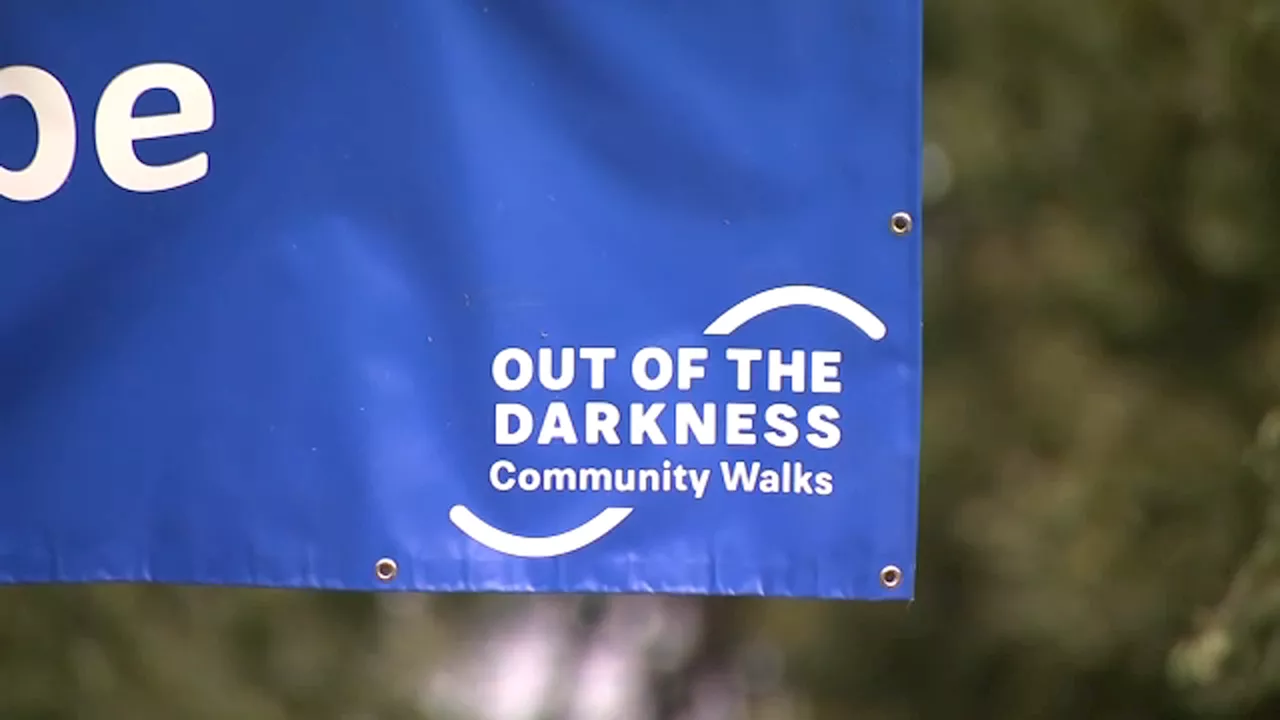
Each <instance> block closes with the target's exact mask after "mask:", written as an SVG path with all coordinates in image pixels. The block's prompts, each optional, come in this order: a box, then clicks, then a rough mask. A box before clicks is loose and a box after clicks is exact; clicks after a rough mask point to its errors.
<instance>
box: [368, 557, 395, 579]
mask: <svg viewBox="0 0 1280 720" xmlns="http://www.w3.org/2000/svg"><path fill="white" fill-rule="evenodd" d="M399 572H400V568H399V567H398V566H397V565H396V561H395V560H392V559H391V558H382V559H381V560H379V561H378V562H376V563H374V564H373V574H374V576H376V577H377V578H378V579H379V580H381V581H382V582H391V581H392V580H395V579H396V574H397V573H399Z"/></svg>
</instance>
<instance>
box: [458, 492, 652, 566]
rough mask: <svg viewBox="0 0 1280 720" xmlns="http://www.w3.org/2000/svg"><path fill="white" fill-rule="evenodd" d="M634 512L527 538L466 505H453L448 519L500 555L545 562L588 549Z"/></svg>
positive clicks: (609, 511)
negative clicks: (505, 529) (503, 528)
mask: <svg viewBox="0 0 1280 720" xmlns="http://www.w3.org/2000/svg"><path fill="white" fill-rule="evenodd" d="M634 509H635V508H629V507H609V508H605V509H604V511H602V512H601V513H600V514H598V515H596V516H595V517H593V518H591V519H590V520H588V521H586V522H585V523H583V524H581V525H579V526H578V527H576V528H574V529H572V530H567V531H565V532H562V533H560V534H559V535H549V536H546V537H527V536H525V535H512V534H511V533H509V532H506V531H504V530H499V529H498V528H496V527H494V526H492V525H490V524H489V523H487V522H485V521H484V520H481V519H480V518H479V517H477V516H476V514H475V513H473V512H471V510H470V509H469V508H467V507H466V506H465V505H454V506H453V508H452V509H451V510H449V519H450V520H452V521H453V524H454V525H457V526H458V529H459V530H461V531H462V532H463V533H464V534H465V535H467V537H470V538H471V539H472V540H475V541H476V542H478V543H480V544H481V545H484V546H485V547H488V548H490V549H492V550H497V551H498V552H500V553H505V554H507V555H514V556H516V557H523V558H548V557H556V556H557V555H568V554H569V553H571V552H574V551H575V550H581V549H582V548H584V547H586V546H588V545H590V544H591V543H593V542H595V541H597V540H599V539H600V538H602V537H604V536H605V535H607V534H608V533H609V531H611V530H613V529H614V528H616V527H618V525H619V524H621V523H622V521H623V520H626V519H627V516H628V515H630V514H631V511H632V510H634Z"/></svg>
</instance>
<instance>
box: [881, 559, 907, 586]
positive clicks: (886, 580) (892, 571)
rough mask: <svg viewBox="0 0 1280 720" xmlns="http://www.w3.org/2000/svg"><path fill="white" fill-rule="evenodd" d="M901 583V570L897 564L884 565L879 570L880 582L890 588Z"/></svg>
mask: <svg viewBox="0 0 1280 720" xmlns="http://www.w3.org/2000/svg"><path fill="white" fill-rule="evenodd" d="M901 583H902V570H901V569H899V568H898V566H897V565H885V566H884V569H883V570H881V571H880V584H881V585H883V586H885V587H886V588H888V589H890V590H892V589H894V588H896V587H898V585H899V584H901Z"/></svg>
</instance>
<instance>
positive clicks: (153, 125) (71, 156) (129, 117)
mask: <svg viewBox="0 0 1280 720" xmlns="http://www.w3.org/2000/svg"><path fill="white" fill-rule="evenodd" d="M150 90H168V91H169V92H171V93H173V95H174V97H176V98H177V99H178V111H177V112H173V113H166V114H162V115H148V116H143V117H135V116H134V114H133V108H134V105H135V104H136V103H137V102H138V98H140V97H142V95H143V94H144V93H146V92H148V91H150ZM10 96H17V97H19V98H21V99H23V100H25V101H26V102H27V104H29V105H30V106H31V109H32V111H33V112H34V113H35V118H36V151H35V154H34V155H33V156H32V158H31V162H29V163H27V166H26V167H24V168H18V169H11V168H6V167H4V166H0V197H4V198H8V199H10V200H16V201H19V202H33V201H36V200H43V199H45V198H47V197H49V196H50V195H53V194H54V193H55V192H57V191H58V190H59V188H61V187H62V186H63V184H65V183H66V181H67V178H68V177H70V175H71V167H72V165H73V164H74V161H75V155H76V118H75V111H74V109H73V108H72V105H71V97H70V96H69V95H68V94H67V90H66V88H65V87H63V85H62V83H61V82H59V81H58V79H57V78H56V77H54V76H53V75H52V74H51V73H49V72H48V71H47V70H43V69H41V68H38V67H32V66H29V65H14V66H10V67H4V68H0V100H2V99H4V98H7V97H10ZM212 127H213V92H212V91H211V90H210V89H209V84H208V83H207V82H205V79H204V78H203V77H201V76H200V74H199V73H197V72H196V71H195V70H192V69H191V68H189V67H186V66H183V65H175V64H172V63H151V64H148V65H139V66H137V67H132V68H129V69H128V70H125V71H124V72H122V73H120V74H119V75H117V76H116V77H115V78H114V79H112V81H111V82H110V83H108V84H107V87H106V89H104V90H103V91H102V97H101V98H100V99H99V100H98V111H97V115H96V117H95V118H94V142H95V145H96V148H97V153H98V162H99V164H101V165H102V171H103V172H104V173H106V175H107V177H108V178H110V179H111V181H112V182H114V183H115V184H116V185H118V186H120V187H121V188H124V189H125V190H130V191H132V192H139V193H146V192H159V191H161V190H172V189H173V188H176V187H181V186H183V185H187V184H189V183H193V182H195V181H196V180H199V179H200V178H202V177H204V176H205V175H207V174H208V173H209V155H208V153H203V152H201V153H197V154H195V155H192V156H190V157H187V158H184V159H182V160H178V161H177V162H173V163H168V164H165V165H148V164H146V163H144V162H142V161H141V160H140V159H139V158H138V155H137V152H136V151H135V149H134V143H135V142H137V141H139V140H151V139H154V138H161V137H174V136H177V135H190V134H193V133H199V132H204V131H206V130H208V129H210V128H212Z"/></svg>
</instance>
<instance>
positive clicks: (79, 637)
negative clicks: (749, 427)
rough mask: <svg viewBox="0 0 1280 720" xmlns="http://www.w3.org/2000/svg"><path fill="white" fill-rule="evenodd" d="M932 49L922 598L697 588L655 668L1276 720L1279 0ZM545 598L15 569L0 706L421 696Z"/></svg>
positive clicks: (889, 699) (324, 707) (350, 713)
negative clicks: (484, 626)
mask: <svg viewBox="0 0 1280 720" xmlns="http://www.w3.org/2000/svg"><path fill="white" fill-rule="evenodd" d="M926 45H927V51H926V67H927V71H926V72H927V87H928V93H927V104H926V107H927V122H926V127H927V135H928V137H929V140H930V142H931V143H932V146H931V150H930V152H929V153H927V166H928V168H929V180H928V183H927V189H928V195H929V204H928V212H927V217H926V223H925V225H926V235H927V240H926V256H925V257H926V276H927V291H926V296H927V302H926V322H925V327H926V339H925V345H926V375H925V377H926V392H925V397H926V400H925V449H924V459H925V463H924V465H925V467H924V477H923V492H922V495H923V507H922V516H921V526H922V530H921V548H922V550H921V555H920V558H919V575H920V585H919V587H918V593H917V594H918V600H917V601H916V602H915V603H912V604H909V605H905V606H903V605H854V604H842V603H801V602H784V601H759V600H710V601H706V602H702V603H700V604H699V606H698V607H699V608H700V611H701V616H702V622H703V632H702V633H701V634H700V635H699V638H700V640H699V643H700V644H699V646H698V647H697V648H696V649H695V650H696V652H695V653H694V655H693V656H692V657H691V658H688V659H686V660H684V661H683V662H684V664H683V665H682V666H681V667H680V668H678V669H677V670H676V671H672V670H671V669H670V668H668V669H666V670H664V671H662V672H664V673H666V675H664V676H663V677H665V678H666V679H667V680H669V679H670V678H671V677H674V676H676V675H680V676H684V677H688V676H690V675H694V676H696V675H697V674H699V673H701V674H715V673H720V672H724V671H728V670H729V669H731V668H732V667H735V665H734V663H735V662H736V660H735V658H737V657H738V656H739V655H740V654H741V652H742V651H744V649H746V648H748V647H751V646H755V645H758V644H759V643H762V642H763V643H767V644H769V645H770V646H773V647H776V648H779V649H780V650H781V652H782V656H783V658H784V659H785V666H784V667H785V670H784V683H785V685H786V687H787V688H788V689H789V691H790V692H791V693H792V697H793V701H794V702H793V703H792V705H790V706H789V707H791V711H792V712H793V713H794V714H795V716H796V717H810V718H815V719H816V720H846V719H847V718H859V719H860V720H908V719H910V720H919V719H922V718H924V719H927V718H946V719H951V718H970V717H972V718H983V720H1004V719H1007V720H1015V719H1016V720H1022V719H1023V718H1032V717H1034V718H1040V719H1044V720H1054V719H1060V720H1079V719H1080V718H1089V719H1090V720H1108V719H1111V718H1115V719H1116V720H1121V719H1123V720H1145V719H1152V720H1154V719H1157V718H1161V719H1163V718H1169V719H1174V718H1186V719H1188V720H1192V719H1196V718H1218V717H1233V718H1259V719H1261V718H1276V717H1280V415H1277V414H1268V412H1269V410H1270V408H1271V407H1272V406H1273V405H1275V404H1277V402H1278V397H1277V396H1278V391H1280V241H1278V240H1277V236H1280V84H1277V83H1278V82H1280V81H1277V80H1275V79H1274V78H1276V77H1280V75H1277V72H1280V3H1277V2H1275V0H1214V1H1210V0H1035V1H1034V2H1027V1H1026V0H985V1H984V2H967V3H961V2H954V1H951V2H944V1H942V0H929V2H928V20H927V23H926ZM520 602H525V600H514V601H513V600H495V599H481V598H465V597H448V598H413V597H407V598H390V599H389V598H373V597H363V596H354V595H332V594H303V593H278V592H256V591H243V590H184V589H171V588H118V587H116V588H60V589H43V588H42V589H19V590H6V591H3V592H0V717H3V718H32V719H35V718H49V719H51V720H52V719H55V718H57V719H61V718H83V719H86V720H94V719H97V718H104V719H105V718H112V719H114V718H129V720H146V719H148V718H156V719H157V720H159V719H161V718H163V719H166V720H169V719H172V718H183V719H184V720H187V719H192V720H194V719H197V718H238V719H243V720H257V719H259V718H261V719H264V720H265V719H270V718H309V719H316V720H320V719H324V718H334V719H335V720H336V719H338V718H391V719H395V718H410V717H416V715H415V714H414V711H413V708H414V707H415V706H416V705H418V703H417V699H418V697H419V689H418V688H417V683H419V681H420V678H421V677H422V674H423V673H426V672H427V671H428V670H429V669H430V668H432V667H435V666H437V665H439V664H440V662H441V660H440V658H441V657H443V656H445V655H447V654H448V653H449V652H451V651H452V649H455V648H460V647H466V646H468V644H474V643H475V642H476V641H477V640H479V641H483V638H482V637H481V636H479V635H476V632H477V631H476V630H475V628H477V627H478V624H477V622H478V621H477V618H481V617H487V614H488V613H492V612H498V611H500V610H501V611H508V610H511V609H512V607H513V603H516V604H518V603H520ZM563 602H566V603H569V602H573V600H571V599H564V600H563ZM495 608H496V609H495ZM655 673H658V671H656V670H655ZM658 674H660V673H658ZM658 680H662V678H658ZM655 687H658V688H660V689H661V688H666V689H665V690H663V692H664V693H667V694H668V695H669V697H668V699H667V701H666V702H664V703H662V704H661V705H662V706H664V707H667V708H668V709H667V710H664V711H663V714H664V716H669V717H677V716H678V713H679V712H680V706H681V704H682V702H683V700H682V699H681V698H686V697H687V696H688V694H689V693H688V692H684V691H682V690H681V688H680V687H679V683H675V684H673V683H671V682H666V681H664V682H657V681H655ZM685 690H687V687H686V688H685ZM758 705H759V707H758V708H757V709H758V710H760V711H761V712H763V711H764V709H765V708H766V706H768V703H765V702H764V701H763V700H762V701H761V702H760V703H758ZM757 716H759V717H766V715H763V714H759V715H757Z"/></svg>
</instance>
